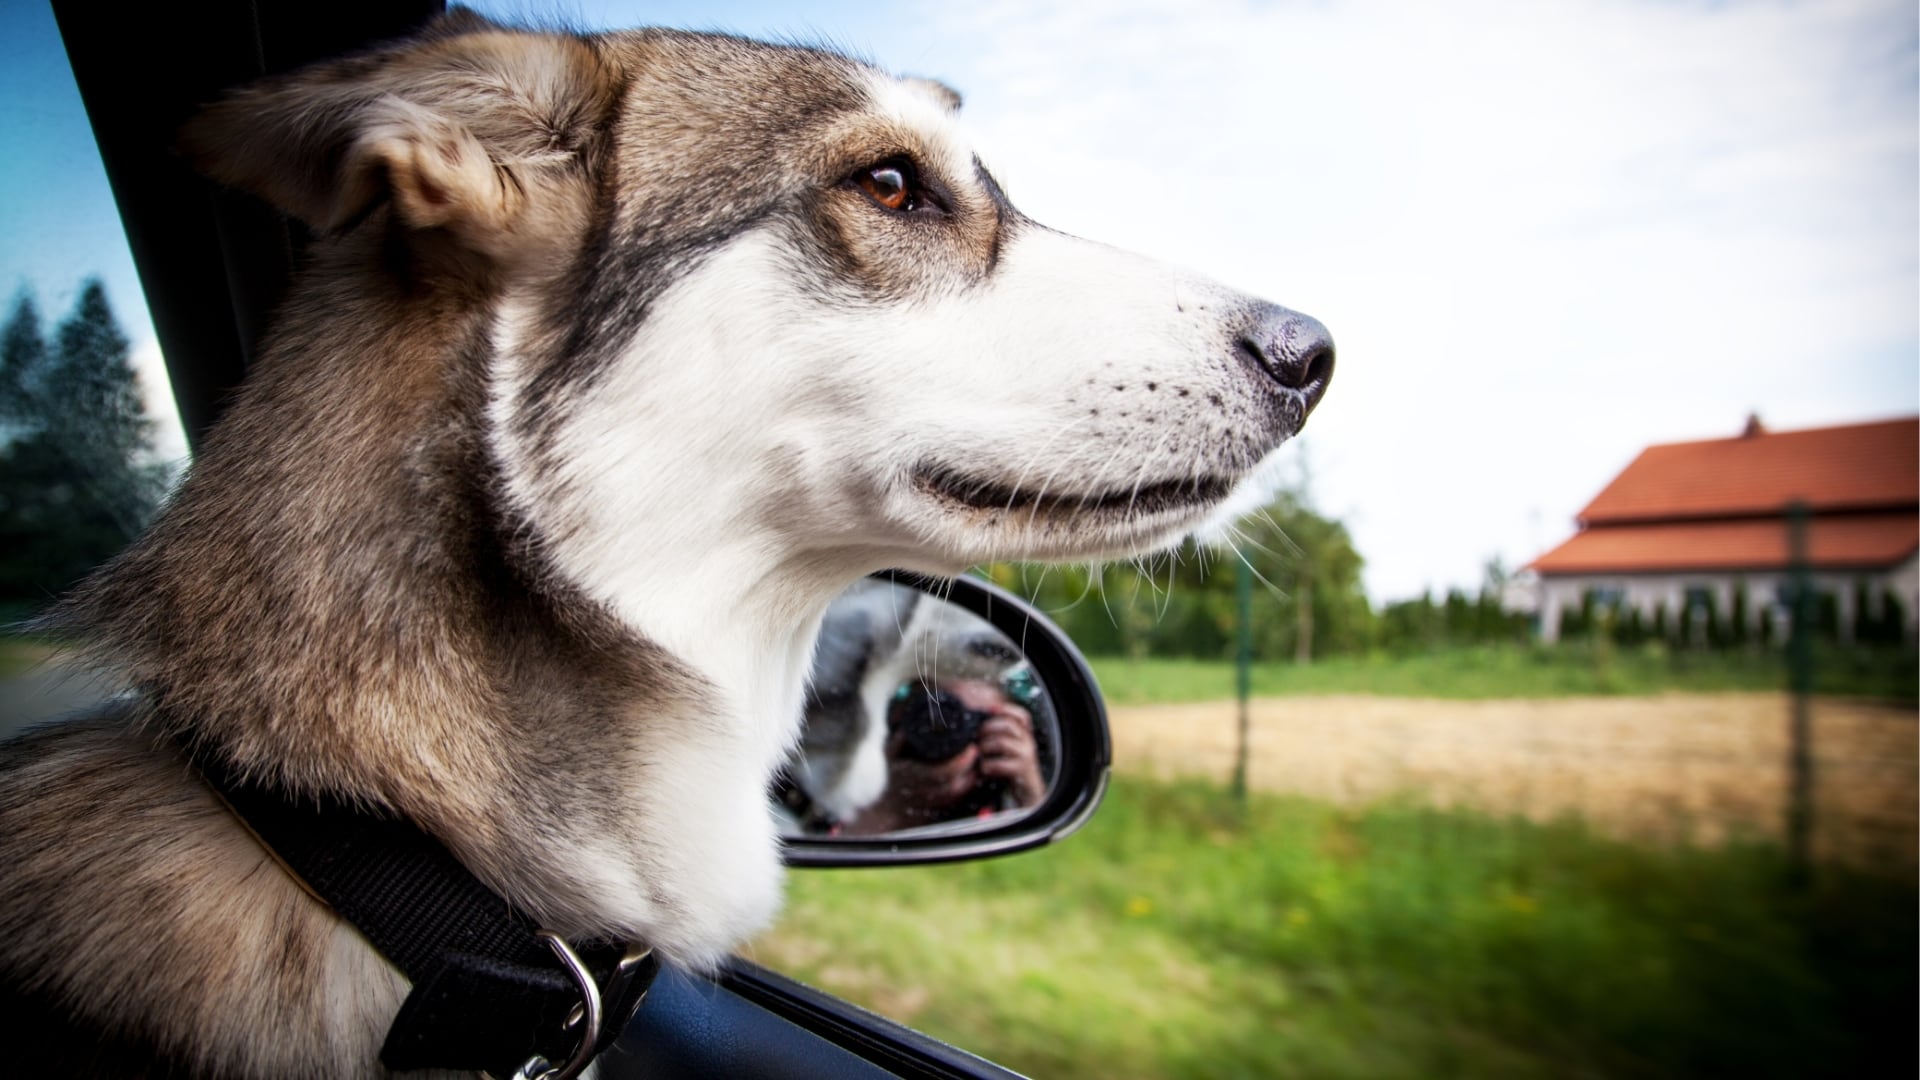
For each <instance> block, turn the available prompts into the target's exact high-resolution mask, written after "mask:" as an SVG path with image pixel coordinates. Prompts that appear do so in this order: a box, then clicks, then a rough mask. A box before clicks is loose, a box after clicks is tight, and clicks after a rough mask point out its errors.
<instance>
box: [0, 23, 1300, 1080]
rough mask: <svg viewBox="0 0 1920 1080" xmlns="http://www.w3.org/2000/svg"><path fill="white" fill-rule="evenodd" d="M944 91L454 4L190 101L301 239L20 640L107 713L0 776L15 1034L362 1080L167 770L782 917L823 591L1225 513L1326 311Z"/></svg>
mask: <svg viewBox="0 0 1920 1080" xmlns="http://www.w3.org/2000/svg"><path fill="white" fill-rule="evenodd" d="M959 107H960V101H959V97H958V95H957V94H955V93H954V92H952V91H951V90H948V89H946V88H945V87H943V86H941V85H939V84H937V83H934V82H931V81H927V80H921V79H912V78H906V79H902V78H895V77H892V76H890V75H887V74H884V73H882V72H879V71H877V70H875V69H873V68H871V67H869V66H867V65H865V64H863V63H860V62H857V61H855V60H852V59H849V58H847V57H845V56H842V55H838V54H836V53H833V52H830V51H826V50H822V49H813V48H804V47H797V46H774V45H765V44H758V43H753V42H749V41H746V40H741V39H737V38H733V37H727V36H721V35H711V34H695V33H685V32H675V31H664V30H646V31H635V32H629V33H609V34H575V33H565V32H549V31H533V30H520V29H513V28H507V27H503V26H499V25H496V24H493V23H490V22H487V21H485V20H482V19H480V18H478V17H475V16H471V15H463V14H455V15H453V16H448V17H445V18H443V19H442V20H441V21H439V22H438V23H436V24H434V25H433V26H431V27H430V28H428V29H427V30H425V31H423V32H422V33H421V34H419V35H418V36H416V37H414V38H412V39H408V40H405V41H402V42H398V43H394V44H389V45H385V46H381V47H378V48H375V49H373V50H372V51H369V52H367V53H364V54H362V55H357V56H353V57H349V58H345V59H341V60H337V61H333V62H327V63H322V64H320V65H318V66H316V67H313V68H311V69H308V70H305V71H301V72H298V73H295V74H292V75H290V76H285V77H279V78H273V79H269V80H267V81H264V82H261V83H259V84H257V85H253V86H249V87H244V88H241V89H239V90H237V91H235V92H233V93H232V94H231V95H230V96H228V97H226V98H224V99H223V100H220V101H218V102H216V103H214V104H211V105H209V106H208V107H206V108H205V109H204V111H202V112H201V113H200V114H199V115H198V116H197V117H196V118H195V119H194V120H193V121H191V123H190V124H189V125H188V126H187V128H186V129H185V131H184V132H183V134H182V136H181V147H182V149H183V152H184V153H185V154H186V155H187V157H188V159H189V160H190V161H191V162H192V163H193V164H194V165H195V166H196V167H197V168H199V169H201V170H202V171H204V172H205V173H206V174H208V175H209V176H211V177H212V178H213V179H214V180H216V181H218V182H220V183H223V184H226V185H229V186H231V187H234V188H237V189H241V190H243V191H246V192H249V193H252V194H253V195H256V196H259V197H260V198H262V199H264V200H266V201H267V202H269V203H271V204H273V205H274V206H276V207H278V208H279V209H281V210H282V211H284V212H286V213H287V214H289V215H291V216H293V217H295V218H297V219H299V220H300V221H302V222H304V223H306V224H307V225H308V226H309V227H310V228H311V229H312V231H313V233H314V234H315V236H316V237H317V239H316V240H315V242H314V244H313V245H312V248H311V250H310V252H309V254H308V256H307V259H306V262H305V264H304V266H303V267H302V269H301V270H300V272H299V273H298V274H297V276H296V280H295V282H294V285H293V287H292V289H291V292H290V294H289V296H288V298H287V299H286V301H285V302H284V304H283V306H282V308H281V309H280V311H279V312H278V313H277V316H276V318H275V321H274V324H273V326H272V327H271V328H270V330H269V331H268V332H267V334H266V336H265V339H264V343H263V346H262V350H261V353H260V357H259V359H258V362H257V363H256V364H255V366H254V369H253V370H252V371H250V372H249V374H248V376H247V378H246V380H245V382H244V384H243V385H242V387H241V388H240V389H239V390H238V392H237V394H236V396H235V398H234V399H233V401H232V403H231V405H230V408H229V409H228V411H227V413H226V415H225V416H224V417H223V419H222V420H221V421H220V422H219V423H218V424H217V425H216V426H215V428H214V429H213V430H212V431H211V432H210V434H209V435H208V436H207V438H206V439H205V441H204V445H203V446H202V448H201V450H200V452H199V454H198V456H197V457H196V459H195V460H194V462H193V464H192V468H191V470H190V473H189V474H188V475H187V477H186V478H185V479H184V481H183V482H182V483H181V485H180V486H179V488H178V489H177V491H176V492H175V493H174V495H173V496H172V497H171V498H170V500H169V501H168V503H167V505H166V506H165V507H164V508H163V510H162V511H161V513H160V514H159V515H158V517H157V518H156V520H155V522H154V524H153V525H152V526H151V528H150V529H149V530H148V531H147V532H146V533H145V534H144V535H143V536H142V537H140V538H139V539H138V540H136V541H135V542H134V543H133V544H132V545H131V546H130V547H129V548H128V549H127V550H126V551H125V552H123V553H122V554H120V555H119V556H117V557H116V558H114V559H113V560H111V561H110V562H109V563H107V564H105V565H104V566H103V567H102V568H101V569H99V570H98V571H97V572H96V573H95V574H93V575H92V576H90V577H89V578H88V579H86V580H84V581H83V582H82V583H81V584H80V585H79V586H77V587H76V589H75V590H74V591H72V592H71V593H70V594H69V595H67V596H65V597H63V598H62V599H61V600H59V601H58V602H57V603H56V605H55V606H54V607H53V608H52V609H51V611H50V613H49V614H48V615H47V616H46V618H45V620H44V622H43V623H42V624H41V626H42V628H43V629H44V630H45V631H47V632H50V633H58V634H59V635H61V636H62V638H63V639H64V640H66V641H68V642H70V643H71V644H72V646H73V647H74V648H75V649H77V650H79V651H80V652H81V653H82V654H83V655H84V656H85V657H86V658H88V659H90V660H91V661H92V662H94V663H95V664H97V665H99V666H101V667H103V668H105V669H108V670H111V671H113V672H115V673H117V674H118V676H119V677H120V678H122V679H123V680H124V683H125V685H127V686H130V687H132V688H134V689H133V691H132V692H130V693H129V694H127V695H125V696H123V697H120V698H117V699H115V700H114V701H112V702H110V703H109V704H107V705H105V706H103V707H101V708H99V709H97V710H94V711H92V712H91V713H89V714H88V715H85V716H81V717H77V718H74V719H71V720H68V721H66V722H63V723H61V724H57V725H53V726H50V727H46V728H43V729H39V730H37V731H33V732H29V733H27V734H25V735H23V736H21V737H19V738H17V739H16V740H14V741H12V742H11V743H9V744H8V745H7V746H6V747H5V749H4V751H3V752H0V867H4V868H5V869H4V871H3V872H0V922H4V925H5V926H6V927H7V933H6V934H4V935H0V984H4V986H5V994H6V1001H5V1002H3V1003H0V1004H3V1005H4V1006H5V1011H4V1015H6V1016H8V1017H9V1018H10V1019H13V1020H17V1021H19V1022H21V1023H31V1024H32V1025H34V1034H33V1036H32V1037H31V1038H22V1039H16V1040H14V1041H13V1043H12V1044H11V1045H10V1047H9V1053H10V1054H13V1055H16V1061H18V1060H19V1059H18V1055H19V1054H22V1053H25V1054H27V1055H29V1057H28V1058H27V1060H28V1061H30V1062H34V1063H37V1064H39V1065H41V1066H42V1068H43V1071H45V1072H47V1073H49V1074H57V1075H67V1074H71V1073H74V1072H84V1073H87V1074H89V1075H116V1074H119V1075H161V1074H166V1075H190V1076H222V1077H224V1076H276V1077H309V1076H310V1077H322V1076H324V1077H342V1076H377V1075H385V1071H384V1067H383V1066H382V1065H381V1063H380V1059H379V1053H380V1046H381V1041H382V1037H383V1033H384V1032H385V1031H386V1030H387V1028H388V1025H389V1024H390V1022H391V1021H392V1020H393V1017H394V1016H395V1012H396V1009H398V1008H399V1007H400V1006H401V1004H402V1002H403V1000H404V999H405V997H406V994H407V992H408V980H407V979H406V977H405V976H403V975H402V974H401V973H400V971H399V970H398V969H397V968H396V967H394V966H393V965H392V964H390V963H389V962H388V961H387V960H386V959H385V958H383V956H382V955H381V954H380V953H379V952H377V951H375V950H374V949H373V948H372V947H370V946H369V945H368V943H367V941H366V940H365V939H364V938H363V937H361V936H360V935H359V934H358V933H356V932H355V931H354V929H353V928H352V927H351V926H349V925H347V924H346V923H345V922H343V921H342V920H341V919H340V918H339V917H337V916H336V915H334V914H333V912H332V911H330V910H329V909H328V908H327V907H326V906H324V905H323V904H321V903H320V902H319V901H317V900H316V899H315V898H314V897H313V896H311V895H310V894H309V893H307V892H306V891H305V890H304V889H303V888H302V887H301V884H300V883H299V882H298V881H296V880H295V879H294V877H293V876H292V875H291V874H290V873H288V872H287V870H285V869H284V868H283V867H282V866H281V865H279V864H278V863H277V862H276V861H275V859H274V857H273V856H272V855H271V854H269V853H268V851H267V850H266V849H265V848H264V847H263V846H262V844H261V843H260V842H259V841H258V840H256V838H255V837H254V836H253V835H251V834H250V833H249V831H248V830H247V828H245V827H243V826H242V824H241V823H240V822H239V821H238V820H237V819H236V818H235V816H234V815H233V814H232V813H230V812H229V810H228V809H227V807H226V806H224V805H223V804H222V802H221V801H220V799H219V798H217V797H216V796H215V795H214V794H213V793H212V791H211V790H210V789H209V788H208V786H207V784H206V783H205V782H203V780H202V778H201V775H200V774H199V773H198V772H196V770H195V769H194V768H193V767H192V764H191V761H190V759H189V756H188V752H187V750H185V749H183V747H184V746H197V747H203V748H210V749H212V750H214V751H216V752H217V753H218V754H219V755H220V756H221V757H222V758H223V759H224V760H225V761H226V762H228V763H229V764H230V766H231V768H232V769H233V770H234V771H235V772H236V773H238V774H240V775H243V776H245V777H248V778H251V779H252V780H253V781H256V782H258V783H261V784H265V785H270V786H272V787H273V788H275V789H277V790H280V791H284V792H286V793H287V794H288V796H289V797H290V798H292V799H295V800H299V799H303V798H318V797H321V796H326V797H331V798H336V799H339V800H343V801H346V802H349V803H352V804H355V805H358V806H364V807H369V808H373V809H375V810H378V811H380V812H383V813H387V814H391V815H395V816H398V817H400V818H403V819H405V820H407V821H410V822H413V823H415V824H416V825H417V826H418V827H419V828H420V830H422V831H424V832H425V833H426V834H428V835H430V836H431V837H433V838H435V839H436V840H437V841H438V842H440V843H441V844H443V845H444V846H445V848H446V849H447V850H448V851H450V852H452V853H453V855H454V856H455V857H457V859H458V860H459V862H460V863H461V864H462V865H464V866H465V867H466V868H467V870H469V871H470V872H471V874H472V875H473V876H474V877H475V878H477V879H479V880H480V881H481V882H483V883H484V884H485V885H486V886H487V887H488V888H490V889H491V890H493V891H494V892H495V893H497V894H498V895H499V896H500V897H503V898H504V899H505V900H506V901H507V903H508V904H510V905H511V906H512V907H513V908H514V909H516V910H518V911H521V912H525V913H527V914H529V915H530V916H531V917H532V918H534V919H536V920H537V921H538V922H539V924H540V925H541V926H543V927H547V928H550V929H551V930H553V931H554V932H556V933H558V934H561V935H566V936H568V937H572V936H575V935H579V936H586V937H592V936H598V937H603V938H608V939H617V940H623V941H637V942H644V943H646V944H647V945H649V946H651V947H652V948H653V949H654V950H655V952H656V953H657V954H658V955H659V956H661V957H664V958H665V959H666V960H667V962H669V963H672V964H677V965H681V966H683V967H685V968H688V969H695V970H703V969H711V968H713V967H714V966H715V965H717V964H718V963H719V962H720V960H721V959H722V958H723V957H725V956H726V955H727V954H728V952H729V951H730V950H731V949H732V948H733V947H734V946H736V945H737V944H738V943H740V942H742V941H743V940H745V939H746V938H748V937H749V936H750V935H752V934H753V933H755V932H756V931H758V930H759V929H761V928H763V927H765V926H766V925H767V924H768V923H769V921H770V920H771V918H772V916H773V915H774V914H775V912H776V910H777V907H778V904H779V898H780V885H781V873H782V871H781V860H780V852H779V846H778V840H777V837H776V834H775V830H774V827H773V824H772V814H771V811H770V808H769V804H768V799H767V789H768V783H769V779H770V777H772V776H773V775H774V774H775V773H776V771H777V770H778V769H779V768H780V767H781V765H782V763H783V761H784V760H785V759H786V758H787V756H788V754H789V753H790V751H791V750H792V749H793V747H794V745H795V743H796V741H797V738H798V728H799V722H800V706H801V702H802V700H803V696H804V681H805V677H806V674H807V671H808V666H809V656H810V650H811V649H812V647H813V642H814V638H815V634H816V630H817V628H818V625H819V622H820V618H821V614H822V612H823V610H824V609H825V608H826V606H827V604H828V603H829V601H830V600H831V599H832V598H833V597H834V595H835V594H837V593H838V592H840V591H841V590H842V589H843V588H845V587H846V586H847V585H849V584H850V583H852V582H854V581H855V580H857V579H859V578H860V577H862V576H863V575H866V574H868V573H870V572H873V571H876V570H879V569H883V568H887V567H901V568H906V569H909V570H914V571H918V572H921V573H926V574H935V575H951V574H954V573H957V572H959V571H961V570H962V569H964V568H966V567H967V566H970V565H973V564H977V563H980V562H985V561H990V560H1000V559H1013V558H1023V559H1049V560H1093V559H1106V558H1113V557H1120V556H1128V555H1132V554H1136V553H1140V552H1144V551H1148V550H1152V549H1158V548H1162V547H1165V546H1167V545H1170V544H1172V543H1176V542H1178V541H1179V539H1180V538H1182V537H1183V536H1185V535H1187V534H1189V533H1191V532H1192V531H1194V530H1195V529H1196V528H1197V527H1199V526H1201V525H1203V524H1205V523H1206V522H1207V521H1209V519H1211V518H1213V517H1214V516H1216V515H1217V514H1219V513H1222V512H1226V511H1230V510H1232V509H1235V508H1237V507H1240V506H1243V505H1245V504H1246V503H1247V502H1249V501H1251V502H1254V503H1257V502H1258V501H1260V500H1259V490H1260V486H1261V485H1262V484H1264V483H1266V481H1267V475H1268V473H1269V472H1270V471H1271V468H1270V465H1269V463H1270V461H1271V458H1272V454H1273V452H1274V451H1275V449H1276V448H1277V447H1278V446H1279V445H1280V444H1281V443H1283V442H1284V441H1285V440H1287V439H1288V438H1289V437H1291V436H1292V435H1293V434H1294V433H1295V432H1297V431H1298V430H1299V428H1300V425H1301V424H1302V423H1303V422H1304V420H1305V418H1306V415H1307V413H1308V411H1309V410H1310V409H1311V408H1312V407H1313V406H1314V405H1315V404H1316V403H1317V401H1318V400H1319V398H1320V396H1321V394H1322V393H1323V391H1324V390H1325V387H1326V384H1327V381H1328V379H1329V378H1330V376H1331V369H1332V359H1333V350H1332V344H1331V340H1330V339H1329V338H1328V336H1327V334H1326V331H1325V330H1324V329H1323V328H1322V327H1320V325H1319V324H1318V323H1316V322H1314V321H1313V320H1311V319H1309V318H1307V317H1305V316H1301V315H1298V314H1295V313H1293V312H1290V311H1287V310H1286V309H1284V308H1280V307H1278V306H1275V305H1273V304H1270V303H1266V302H1263V301H1259V300H1255V299H1253V298H1250V297H1247V296H1244V295H1241V294H1238V293H1235V292H1233V291H1231V290H1229V289H1227V288H1224V287H1222V286H1220V285H1217V284H1213V283H1211V282H1209V281H1207V280H1205V279H1203V278H1199V277H1196V276H1193V275H1190V274H1187V273H1184V272H1180V271H1176V270H1172V269H1169V268H1167V267H1164V266H1161V265H1159V264H1156V263H1154V262H1151V261H1149V260H1147V259H1144V258H1138V257H1135V256H1132V255H1127V254H1123V253H1121V252H1118V251H1114V250H1111V249H1109V248H1106V247H1102V246H1100V245H1097V244H1095V243H1091V242H1088V241H1085V240H1080V239H1076V238H1073V237H1070V236H1066V235H1063V234H1060V233H1057V232H1054V231H1051V230H1049V229H1047V228H1045V227H1043V226H1041V225H1039V224H1038V223H1036V222H1034V221H1032V220H1030V219H1028V218H1026V217H1024V216H1022V215H1021V214H1020V213H1019V211H1017V210H1016V209H1015V208H1014V207H1013V206H1012V204H1011V203H1010V202H1009V201H1008V199H1007V197H1006V196H1005V194H1004V193H1003V191H1002V189H1001V188H1000V187H999V185H998V184H997V183H996V181H995V180H994V178H993V176H992V175H991V174H990V173H989V172H988V171H987V170H986V168H985V167H984V165H983V164H982V163H981V162H980V161H979V160H977V159H976V157H975V156H974V154H973V152H972V150H971V149H970V148H969V144H968V143H967V141H966V138H965V135H964V131H963V128H962V127H961V125H960V122H959V117H958V112H959ZM1085 180H1086V183H1088V184H1093V183H1097V182H1099V180H1098V178H1097V177H1087V178H1085ZM66 1051H72V1052H73V1053H74V1054H77V1055H79V1056H77V1057H70V1058H68V1057H61V1056H59V1055H60V1054H62V1053H63V1052H66ZM32 1055H41V1056H40V1057H34V1056H32ZM47 1055H52V1056H47Z"/></svg>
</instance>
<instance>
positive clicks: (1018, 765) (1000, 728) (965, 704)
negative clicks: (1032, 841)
mask: <svg viewBox="0 0 1920 1080" xmlns="http://www.w3.org/2000/svg"><path fill="white" fill-rule="evenodd" d="M903 689H905V690H906V693H904V694H903V695H901V696H900V697H897V698H896V700H895V703H894V707H893V709H892V710H890V720H891V727H892V732H891V734H890V735H889V736H888V738H887V787H886V791H885V792H884V793H883V794H882V795H881V796H880V798H879V799H878V800H877V801H876V802H874V803H872V804H871V805H869V806H867V807H866V808H865V809H863V810H862V811H860V813H859V815H858V816H856V817H854V818H853V819H852V820H850V821H848V822H846V824H845V826H844V828H843V829H842V832H843V833H844V834H846V835H856V836H857V835H869V834H875V833H884V832H892V831H894V830H896V829H905V828H911V827H912V826H915V825H925V824H929V823H931V822H936V821H951V820H953V819H955V818H960V817H967V816H971V815H976V814H977V815H980V816H985V815H988V814H991V813H994V812H997V811H1002V810H1016V809H1026V808H1029V807H1033V806H1038V805H1039V804H1040V800H1041V799H1042V798H1044V797H1045V796H1046V782H1045V781H1044V780H1043V779H1042V778H1041V771H1040V747H1039V743H1038V742H1037V741H1036V740H1035V738H1034V733H1033V714H1032V713H1030V712H1028V711H1027V709H1026V708H1025V707H1024V706H1022V705H1020V704H1019V703H1018V702H1016V701H1014V699H1013V698H1012V697H1010V696H1009V695H1008V694H1007V691H1006V690H1005V689H1004V688H1003V687H1002V686H1001V685H1000V684H999V683H997V682H991V681H988V680H986V679H949V680H946V681H943V682H941V683H939V684H938V685H937V686H935V687H925V686H917V685H910V686H909V687H907V688H903ZM929 700H932V701H934V702H936V704H934V705H933V706H932V708H931V709H928V708H927V707H926V706H925V705H924V704H922V705H921V706H920V708H919V709H918V711H917V712H916V710H915V708H914V704H915V703H923V702H926V701H929ZM946 711H958V712H960V714H961V715H960V716H943V715H942V714H943V712H946ZM921 715H930V716H931V717H932V718H933V719H934V720H935V722H937V723H940V724H941V725H942V727H941V728H937V729H935V731H934V732H933V734H932V737H931V738H928V737H924V736H922V735H921V733H920V732H919V731H917V730H915V729H914V728H913V726H912V725H914V724H915V723H916V722H920V721H918V719H917V718H918V717H919V716H921ZM975 725H977V727H976V726H975ZM956 730H957V731H958V733H959V734H960V735H961V736H965V735H966V734H967V733H968V731H969V730H970V731H971V733H972V737H971V738H970V739H967V741H965V742H964V743H962V744H960V746H959V749H958V750H957V751H953V752H952V753H951V754H950V756H946V757H935V758H933V759H932V760H929V758H930V757H933V755H935V754H940V753H944V752H946V751H948V750H951V748H952V745H953V741H952V740H951V739H945V740H944V743H945V745H942V743H943V739H942V736H944V735H948V734H951V733H952V732H954V731H956Z"/></svg>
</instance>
